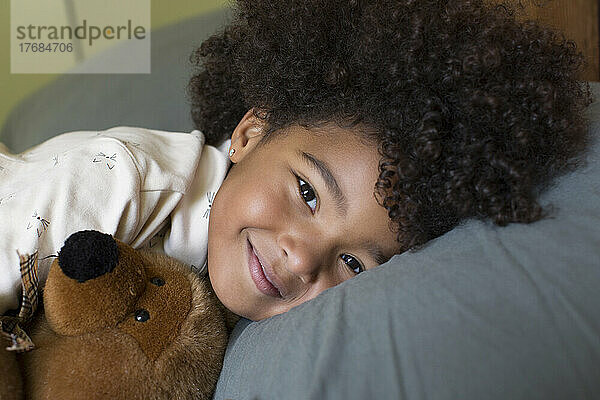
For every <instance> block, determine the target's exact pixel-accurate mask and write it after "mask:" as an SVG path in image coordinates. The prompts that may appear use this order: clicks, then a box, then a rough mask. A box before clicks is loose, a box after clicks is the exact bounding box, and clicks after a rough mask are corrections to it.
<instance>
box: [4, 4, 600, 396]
mask: <svg viewBox="0 0 600 400" xmlns="http://www.w3.org/2000/svg"><path fill="white" fill-rule="evenodd" d="M596 11H597V8H596ZM227 16H228V15H227V12H226V11H217V12H215V13H212V14H209V15H204V16H200V17H197V18H193V19H190V20H186V21H184V22H182V23H180V24H178V25H176V26H170V27H167V28H164V29H162V30H160V31H157V32H154V33H153V36H152V74H151V75H63V76H61V77H60V78H59V79H58V80H57V81H55V82H53V83H52V84H50V85H49V86H47V87H45V88H43V89H42V90H40V91H38V92H37V93H35V94H34V95H32V96H30V97H29V98H28V99H26V100H25V101H24V102H22V103H21V104H20V105H19V106H18V107H16V108H15V109H14V110H13V111H12V112H11V114H10V116H9V118H8V120H7V121H6V123H5V124H4V126H3V127H2V130H1V131H0V141H2V142H4V143H5V144H7V145H8V147H9V148H11V149H12V150H13V151H15V152H19V151H21V150H23V149H25V148H27V147H29V146H32V145H34V144H37V143H39V142H41V141H43V140H45V139H46V138H48V137H51V136H53V135H55V134H57V133H59V132H64V131H70V130H80V129H106V128H109V127H111V126H115V125H137V126H144V127H149V128H156V129H167V130H179V131H190V130H191V129H192V123H191V120H190V118H189V115H188V111H187V110H188V106H187V102H186V99H185V97H184V96H183V93H184V90H185V85H186V83H187V79H188V77H189V74H190V70H189V67H188V62H187V59H188V56H189V53H190V52H191V50H192V49H193V48H194V47H195V46H196V45H197V44H199V43H200V42H201V41H202V39H203V38H204V37H206V36H207V35H208V34H209V33H210V32H212V31H214V30H215V29H217V28H218V26H220V25H221V22H222V21H223V20H224V19H226V18H227ZM596 29H597V28H596ZM596 32H597V30H596ZM594 43H597V40H596V41H595V42H594ZM595 73H596V76H597V70H596V72H595ZM587 79H588V80H594V75H593V73H592V75H590V76H588V77H587ZM591 89H592V91H593V93H594V96H595V98H596V99H598V98H600V84H598V83H594V82H592V83H591ZM57 99H58V100H59V101H57ZM49 104H50V105H51V106H49ZM588 116H589V119H590V130H591V133H592V137H593V146H592V148H591V150H590V151H589V153H588V154H587V164H586V165H585V166H584V167H583V168H581V169H579V170H577V171H575V172H574V173H571V174H569V175H565V176H563V177H561V178H560V179H558V180H557V181H556V183H555V185H554V186H553V187H552V188H551V189H550V190H549V191H548V192H547V193H546V194H545V195H544V197H543V198H542V204H552V205H553V207H554V212H553V214H552V217H551V218H547V219H544V220H542V221H539V222H536V223H533V224H530V225H520V224H513V225H510V226H508V227H506V228H498V227H496V226H493V225H491V224H489V223H484V222H481V221H469V222H467V223H465V224H463V225H461V226H459V227H457V228H456V229H454V230H452V231H450V232H448V233H447V234H445V235H444V236H442V237H440V238H438V239H435V240H433V241H432V242H431V243H429V244H428V245H427V246H426V247H425V248H423V249H422V250H420V251H417V252H409V253H404V254H401V255H397V256H395V257H393V258H392V259H391V260H390V261H389V262H387V263H386V264H384V265H382V266H381V267H378V268H376V269H374V270H372V271H369V272H367V273H364V274H361V275H360V276H358V277H357V278H355V279H352V280H349V281H347V282H345V283H343V284H341V285H339V286H337V287H335V288H332V289H329V290H327V291H325V292H324V293H322V294H321V295H320V296H318V297H317V298H315V299H314V300H312V301H309V302H307V303H305V304H303V305H301V306H299V307H297V308H294V309H293V310H291V311H290V312H288V313H286V314H284V315H279V316H275V317H272V318H269V319H267V320H264V321H260V322H251V321H247V320H241V321H240V322H239V323H238V324H237V326H236V327H235V330H234V332H233V335H232V339H231V342H230V344H229V347H228V349H227V354H226V356H225V363H224V368H223V371H222V373H221V377H220V379H219V383H218V387H217V390H216V393H215V399H236V400H237V399H315V400H316V399H341V398H343V399H544V400H547V399H593V398H598V397H599V396H600V290H599V288H600V102H595V103H594V104H592V105H591V106H590V108H589V110H588Z"/></svg>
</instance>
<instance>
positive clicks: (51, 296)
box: [44, 231, 146, 335]
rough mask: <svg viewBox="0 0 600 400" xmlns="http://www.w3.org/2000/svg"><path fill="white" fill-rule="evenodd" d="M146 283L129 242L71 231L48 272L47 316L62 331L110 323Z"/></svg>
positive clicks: (73, 332)
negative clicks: (72, 232)
mask: <svg viewBox="0 0 600 400" xmlns="http://www.w3.org/2000/svg"><path fill="white" fill-rule="evenodd" d="M145 285H146V274H145V268H144V259H143V257H141V256H140V255H139V254H138V253H137V252H136V251H135V250H133V249H132V248H131V247H129V246H127V245H126V244H124V243H121V242H119V241H117V240H115V239H113V238H112V237H111V236H110V235H106V234H103V233H100V232H96V231H82V232H77V233H74V234H73V235H71V236H70V237H69V238H68V239H67V240H66V242H65V245H64V246H63V248H62V249H61V251H60V253H59V257H58V259H56V260H55V261H54V263H53V264H52V266H51V267H50V272H49V273H48V279H47V280H46V286H45V288H44V311H45V313H46V319H47V320H48V322H49V323H50V326H51V327H52V329H53V330H54V331H55V332H57V333H59V334H61V335H79V334H82V333H88V332H94V331H97V330H99V329H103V328H109V327H114V326H116V324H117V323H118V322H119V321H121V320H122V319H123V318H124V317H125V316H126V315H127V314H129V313H132V312H133V311H134V310H133V307H134V306H135V303H136V301H137V299H138V297H139V296H140V295H141V294H142V293H143V291H144V289H145Z"/></svg>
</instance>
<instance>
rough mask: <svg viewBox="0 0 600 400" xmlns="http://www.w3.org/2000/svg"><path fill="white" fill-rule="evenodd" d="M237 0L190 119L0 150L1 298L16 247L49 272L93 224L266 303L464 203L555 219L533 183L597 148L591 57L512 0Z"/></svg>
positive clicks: (241, 303)
mask: <svg viewBox="0 0 600 400" xmlns="http://www.w3.org/2000/svg"><path fill="white" fill-rule="evenodd" d="M237 3H238V6H237V9H236V14H235V17H234V18H233V20H232V21H231V22H230V23H229V24H228V25H226V26H225V27H224V29H223V30H222V31H220V32H219V33H217V34H215V35H214V36H212V37H210V38H209V39H208V40H206V41H205V42H204V43H202V45H201V46H200V48H199V49H198V50H197V51H196V52H195V54H194V57H193V60H194V61H195V62H196V63H197V64H198V65H199V67H200V68H199V70H198V71H197V73H196V74H195V75H194V76H193V77H192V79H191V81H190V85H189V92H190V95H191V100H192V116H193V119H194V122H195V124H196V128H197V130H195V131H194V132H193V133H192V134H187V133H175V132H160V131H154V130H148V129H141V128H128V127H119V128H113V129H110V130H107V131H104V132H74V133H69V134H65V135H61V136H58V137H56V138H54V139H51V140H50V141H48V142H46V143H44V144H42V145H40V146H38V147H36V148H34V149H32V150H30V151H28V152H25V153H23V154H21V155H19V156H13V155H10V154H8V153H7V152H6V151H5V152H4V153H5V154H0V163H2V164H0V166H2V168H0V180H1V182H2V184H1V185H0V218H1V220H2V225H1V226H0V237H2V238H3V241H2V244H1V245H0V246H1V247H0V257H1V259H0V261H1V264H0V268H2V270H1V272H0V312H2V311H4V310H6V309H7V308H9V307H14V306H16V304H17V293H18V288H19V265H18V257H17V251H19V252H21V253H24V252H29V253H35V254H38V255H39V259H40V268H41V275H42V278H43V276H44V269H45V268H46V264H47V263H48V260H47V257H49V256H51V255H53V254H56V252H57V251H58V249H60V246H61V245H62V242H63V241H64V239H65V238H66V237H68V236H69V234H70V233H72V232H74V231H77V230H80V229H96V230H101V231H103V232H107V233H110V234H113V235H114V236H116V237H117V238H118V239H120V240H122V241H124V242H127V243H130V244H133V245H134V246H135V247H143V246H146V247H152V248H155V249H158V250H162V251H164V252H166V253H167V254H169V255H171V256H173V257H176V258H179V259H180V260H183V261H185V262H188V263H189V264H192V265H194V266H196V267H201V266H202V265H207V269H208V273H209V277H210V281H211V283H212V285H213V287H214V289H215V292H216V294H217V296H218V297H219V299H220V300H221V301H222V302H223V304H224V305H225V306H226V307H227V308H229V309H230V310H231V311H233V312H234V313H236V314H239V315H241V316H244V317H246V318H250V319H253V320H258V319H263V318H267V317H270V316H273V315H276V314H280V313H283V312H286V311H287V310H289V309H291V308H292V307H294V306H296V305H298V304H301V303H303V302H305V301H307V300H310V299H312V298H314V297H315V296H317V295H318V294H319V293H321V292H322V291H323V290H325V289H327V288H330V287H332V286H335V285H337V284H339V283H341V282H343V281H345V280H347V279H350V278H352V277H353V276H355V275H356V274H359V273H362V272H364V271H367V270H369V269H372V268H375V267H376V266H377V265H379V264H381V263H383V262H385V261H386V260H387V259H389V258H390V257H391V256H392V255H393V254H396V253H400V252H404V251H407V250H411V249H418V248H419V247H420V246H422V245H424V244H425V243H427V242H428V241H429V240H431V239H433V238H435V237H437V236H440V235H442V234H444V233H445V232H447V231H449V230H451V229H452V228H454V227H455V226H457V225H458V224H460V223H461V222H462V221H464V220H465V219H468V218H480V219H486V220H491V221H493V222H494V223H496V224H498V225H506V224H508V223H512V222H523V223H529V222H533V221H536V220H539V219H540V218H543V217H544V216H545V215H546V212H545V210H544V209H543V208H542V207H541V206H540V205H539V203H538V201H537V199H538V197H539V195H540V193H541V192H542V191H543V190H544V189H545V188H546V187H548V186H549V185H550V184H551V182H552V179H553V178H554V177H556V176H557V175H558V174H560V173H562V172H564V171H567V170H569V169H571V168H573V167H575V166H576V165H577V160H578V157H579V156H580V155H581V154H582V152H583V150H584V149H585V146H586V141H587V137H586V123H585V120H584V118H583V112H584V109H585V107H586V106H587V105H588V104H589V102H590V95H589V89H588V88H587V85H586V84H585V83H582V82H579V81H578V80H577V73H578V71H579V70H580V69H581V65H582V62H583V61H582V60H583V58H582V56H581V55H580V54H579V53H578V52H577V51H576V49H575V46H573V45H572V43H569V42H567V41H565V40H564V39H563V38H562V36H561V35H559V34H557V33H555V32H553V31H551V30H548V29H546V28H543V27H540V26H538V25H536V24H534V23H526V22H520V19H519V18H517V17H516V16H515V13H514V8H512V7H510V6H509V5H502V6H500V5H497V4H496V3H493V4H492V3H488V2H486V1H483V0H419V1H415V0H396V1H367V0H365V1H360V0H349V1H348V0H346V1H312V0H309V1H307V0H303V1H275V2H274V1H272V0H269V1H266V0H265V1H262V0H259V1H249V0H240V1H238V2H237ZM228 139H231V142H229V141H228ZM230 163H231V165H230ZM215 193H216V195H215ZM34 213H35V214H34ZM32 215H35V216H38V217H39V218H37V219H35V218H33V217H32ZM32 218H33V219H32ZM6 221H9V222H6ZM34 228H35V229H34ZM200 269H202V268H200Z"/></svg>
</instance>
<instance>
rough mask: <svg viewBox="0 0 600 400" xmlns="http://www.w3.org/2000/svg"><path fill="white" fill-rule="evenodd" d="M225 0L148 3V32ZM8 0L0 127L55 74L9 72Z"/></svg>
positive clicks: (0, 43) (2, 29)
mask: <svg viewBox="0 0 600 400" xmlns="http://www.w3.org/2000/svg"><path fill="white" fill-rule="evenodd" d="M226 4H227V0H151V11H150V12H151V29H157V28H160V27H163V26H165V25H170V24H173V23H177V22H178V21H181V20H183V19H185V18H189V17H192V16H195V15H198V14H201V13H205V12H210V11H213V10H215V9H218V8H221V7H224V6H225V5H226ZM9 46H10V0H0V55H1V58H0V60H1V62H0V126H2V125H3V124H4V121H5V119H6V117H7V116H8V114H9V112H10V110H11V109H12V108H13V107H14V106H15V105H16V104H18V103H19V101H21V100H22V99H23V98H25V97H26V96H27V95H29V94H30V93H33V92H34V91H35V90H36V89H38V88H40V87H42V86H43V85H45V84H47V83H48V82H51V81H53V80H54V79H56V78H57V77H58V75H57V74H11V73H10V48H9Z"/></svg>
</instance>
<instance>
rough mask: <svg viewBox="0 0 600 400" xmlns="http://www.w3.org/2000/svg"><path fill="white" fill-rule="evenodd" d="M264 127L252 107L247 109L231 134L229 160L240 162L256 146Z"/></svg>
mask: <svg viewBox="0 0 600 400" xmlns="http://www.w3.org/2000/svg"><path fill="white" fill-rule="evenodd" d="M264 128H265V123H264V122H263V121H262V120H261V119H259V118H257V117H256V116H255V115H254V109H253V108H251V109H250V110H248V111H247V112H246V114H245V115H244V117H243V118H242V119H241V120H240V122H239V123H238V125H237V127H236V128H235V129H234V130H233V133H232V134H231V147H230V148H229V158H230V159H231V162H233V163H238V162H240V161H241V160H242V159H243V158H244V157H246V156H247V155H248V154H249V153H250V152H251V151H252V150H253V149H254V148H255V147H256V145H257V144H258V142H260V140H261V139H262V136H263V134H264Z"/></svg>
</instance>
